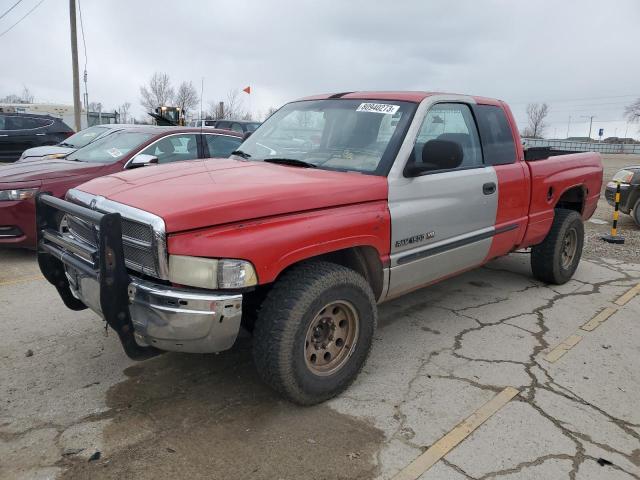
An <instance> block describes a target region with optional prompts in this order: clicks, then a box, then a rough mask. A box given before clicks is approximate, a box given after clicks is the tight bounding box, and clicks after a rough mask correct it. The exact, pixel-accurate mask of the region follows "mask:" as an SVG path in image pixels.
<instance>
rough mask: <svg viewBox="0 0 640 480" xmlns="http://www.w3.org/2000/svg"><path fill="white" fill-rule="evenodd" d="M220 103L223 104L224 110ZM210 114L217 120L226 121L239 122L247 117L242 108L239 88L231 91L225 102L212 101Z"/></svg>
mask: <svg viewBox="0 0 640 480" xmlns="http://www.w3.org/2000/svg"><path fill="white" fill-rule="evenodd" d="M220 103H222V104H223V105H222V107H223V108H220V107H221V106H220ZM209 113H210V115H211V116H212V117H213V118H215V119H225V120H229V119H235V120H238V119H241V118H244V117H245V116H246V115H247V112H246V111H245V110H244V109H243V107H242V99H241V98H240V92H239V91H238V89H237V88H236V89H235V90H229V91H228V92H227V97H226V99H225V100H224V101H210V102H209Z"/></svg>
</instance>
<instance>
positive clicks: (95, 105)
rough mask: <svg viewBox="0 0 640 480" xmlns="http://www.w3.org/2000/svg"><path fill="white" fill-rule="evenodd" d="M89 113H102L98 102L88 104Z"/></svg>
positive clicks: (100, 104)
mask: <svg viewBox="0 0 640 480" xmlns="http://www.w3.org/2000/svg"><path fill="white" fill-rule="evenodd" d="M89 111H90V112H101V111H102V103H100V102H89Z"/></svg>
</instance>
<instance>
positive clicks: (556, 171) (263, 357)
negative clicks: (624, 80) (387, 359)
mask: <svg viewBox="0 0 640 480" xmlns="http://www.w3.org/2000/svg"><path fill="white" fill-rule="evenodd" d="M601 184H602V163H601V160H600V156H599V155H598V154H596V153H576V154H568V155H560V156H554V157H549V158H547V159H538V160H536V161H525V159H524V153H523V149H522V146H521V143H520V137H519V134H518V130H517V128H516V124H515V122H514V119H513V116H512V114H511V111H510V110H509V108H508V106H507V105H506V104H505V103H504V102H502V101H499V100H493V99H488V98H481V97H474V96H464V95H450V94H440V93H437V94H436V93H426V92H348V93H338V94H333V95H320V96H314V97H309V98H305V99H302V100H298V101H294V102H291V103H288V104H286V105H285V106H283V107H282V108H281V109H280V110H278V111H277V112H276V113H274V114H273V115H272V116H271V117H269V118H268V119H267V120H266V121H265V122H264V124H262V125H261V126H260V127H259V128H258V129H257V130H256V131H255V133H253V135H252V136H251V137H249V138H247V139H245V141H244V142H243V143H242V144H241V145H240V147H239V149H238V150H236V151H235V152H234V153H233V155H232V156H231V157H230V158H228V159H217V160H212V161H208V160H206V161H187V162H181V163H180V164H174V165H164V166H159V167H155V168H154V169H153V172H152V173H151V171H149V170H146V169H138V170H131V171H126V172H119V173H116V174H113V175H109V176H106V177H101V178H97V179H94V180H91V181H89V182H88V183H85V184H82V185H80V186H78V187H77V188H74V189H72V190H70V191H69V192H68V194H67V196H66V199H65V200H62V199H59V198H55V197H54V196H50V195H46V194H44V193H40V194H39V195H38V197H37V211H36V213H37V220H36V221H37V232H38V243H39V245H38V249H39V250H38V252H39V253H38V261H39V264H40V268H41V270H42V272H43V274H44V275H45V277H46V278H47V279H48V281H49V282H50V283H51V284H53V285H54V286H55V287H56V288H57V290H58V292H59V294H60V296H61V298H62V300H63V301H64V303H65V304H66V305H67V306H68V307H69V308H71V309H74V310H80V309H84V308H87V307H89V308H91V309H92V310H93V311H95V312H96V313H98V314H99V315H100V317H101V318H102V319H104V321H106V323H107V324H108V325H109V326H110V327H111V328H112V329H113V330H115V331H116V332H117V334H118V335H119V338H120V341H121V343H122V346H123V348H124V351H125V352H126V353H127V354H128V355H129V356H130V357H131V358H134V359H145V358H148V357H150V356H153V355H156V354H158V353H159V352H161V351H179V352H194V353H203V352H221V351H223V350H226V349H229V348H231V347H232V346H233V344H234V342H235V340H236V337H237V336H238V333H239V329H240V328H241V326H242V327H243V328H245V329H246V330H248V331H250V332H252V335H253V347H252V348H253V356H254V360H255V366H256V369H257V370H258V372H259V373H260V375H261V377H262V378H263V379H264V381H265V382H266V383H268V384H269V385H271V386H272V387H273V388H274V389H276V390H277V391H279V392H280V393H281V394H282V395H284V396H285V397H286V398H288V399H290V400H292V401H293V402H296V403H299V404H305V405H309V404H314V403H318V402H321V401H324V400H326V399H328V398H331V397H333V396H335V395H337V394H339V393H340V392H341V391H343V390H344V389H345V388H347V386H348V385H349V384H350V383H351V382H352V381H353V380H354V378H355V377H356V376H357V374H358V372H359V371H360V369H361V368H362V366H363V364H364V363H365V360H366V358H367V355H368V353H369V350H370V348H371V344H372V338H373V335H374V330H375V328H376V321H377V307H376V305H377V304H378V303H381V302H384V301H386V300H389V299H392V298H396V297H398V296H400V295H402V294H404V293H407V292H410V291H413V290H416V289H419V288H422V287H425V286H427V285H430V284H433V283H434V282H437V281H440V280H442V279H445V278H448V277H451V276H452V275H456V274H459V273H460V272H464V271H466V270H469V269H472V268H475V267H478V266H480V265H483V264H485V263H486V262H489V261H490V260H492V259H494V258H496V257H500V256H503V255H507V254H508V253H509V252H512V251H514V250H517V249H526V248H529V247H530V252H531V268H532V271H533V275H534V277H536V278H537V279H539V280H541V281H543V282H548V283H555V284H561V283H564V282H567V281H568V280H569V279H570V278H571V276H572V275H573V274H574V272H575V270H576V268H577V266H578V263H579V261H580V257H581V254H582V246H583V238H584V227H583V222H584V220H586V219H588V218H589V217H590V216H591V215H592V214H593V212H594V210H595V208H596V204H597V200H598V197H599V195H600V188H601ZM60 215H63V217H62V218H63V220H64V221H62V222H60V221H56V218H60Z"/></svg>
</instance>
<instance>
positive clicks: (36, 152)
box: [20, 145, 76, 162]
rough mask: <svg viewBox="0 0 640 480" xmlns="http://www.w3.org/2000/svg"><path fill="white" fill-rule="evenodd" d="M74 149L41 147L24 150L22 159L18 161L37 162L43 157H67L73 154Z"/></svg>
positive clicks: (54, 146) (50, 146)
mask: <svg viewBox="0 0 640 480" xmlns="http://www.w3.org/2000/svg"><path fill="white" fill-rule="evenodd" d="M75 151H76V149H75V148H71V147H59V146H58V145H46V146H43V147H33V148H29V149H27V150H25V151H24V152H23V153H22V159H21V160H20V161H21V162H24V161H29V162H30V161H33V160H37V159H38V158H40V157H44V156H45V155H60V156H63V155H64V156H67V155H69V154H70V153H71V152H75Z"/></svg>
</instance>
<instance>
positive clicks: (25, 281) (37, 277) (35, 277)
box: [0, 275, 44, 287]
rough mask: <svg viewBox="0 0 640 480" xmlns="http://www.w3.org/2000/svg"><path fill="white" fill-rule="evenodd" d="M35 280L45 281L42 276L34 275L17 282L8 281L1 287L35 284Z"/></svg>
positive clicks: (0, 284)
mask: <svg viewBox="0 0 640 480" xmlns="http://www.w3.org/2000/svg"><path fill="white" fill-rule="evenodd" d="M35 280H44V277H43V276H42V275H37V276H36V275H34V276H33V277H25V278H18V279H16V280H7V281H6V282H0V287H2V286H4V285H15V284H17V283H27V282H33V281H35Z"/></svg>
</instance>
